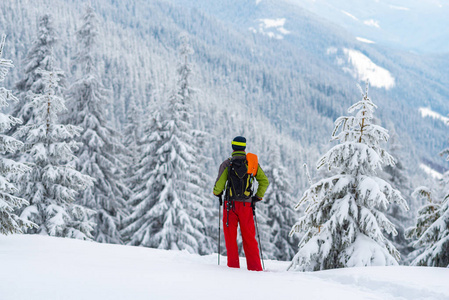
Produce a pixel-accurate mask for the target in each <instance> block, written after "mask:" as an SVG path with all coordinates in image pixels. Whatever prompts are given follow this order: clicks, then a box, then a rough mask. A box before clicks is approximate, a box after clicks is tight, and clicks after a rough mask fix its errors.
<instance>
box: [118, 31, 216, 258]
mask: <svg viewBox="0 0 449 300" xmlns="http://www.w3.org/2000/svg"><path fill="white" fill-rule="evenodd" d="M191 53H192V49H191V48H190V46H189V45H188V39H187V37H186V36H184V37H183V43H182V46H181V57H182V61H183V62H182V63H181V64H180V66H179V68H178V76H179V78H178V82H177V85H176V89H175V90H174V91H173V92H172V93H171V95H170V96H169V98H168V103H166V104H164V105H161V104H160V105H158V106H155V108H154V111H153V113H152V114H151V115H150V118H149V120H148V122H147V124H146V126H145V131H144V133H143V138H142V142H141V144H142V146H141V148H142V150H141V159H140V163H139V165H138V170H137V172H136V175H135V178H136V180H140V182H139V183H138V184H137V185H136V188H135V189H134V194H133V197H132V198H131V199H130V201H129V204H130V206H131V210H132V213H131V214H130V216H129V217H128V218H127V219H126V220H125V223H126V225H127V226H126V227H125V228H124V230H123V235H124V236H126V237H127V240H128V243H129V244H130V245H139V246H145V247H153V248H159V249H176V250H177V249H185V250H187V251H189V252H192V253H200V254H207V253H211V252H212V251H214V250H215V246H214V241H213V239H212V238H211V237H210V236H208V235H207V226H208V222H209V221H210V220H211V219H212V216H213V214H212V210H211V209H210V203H208V202H207V199H208V198H207V196H206V191H208V189H207V186H206V184H207V176H206V175H205V174H204V173H203V171H202V170H201V166H202V165H204V157H202V156H201V155H200V153H201V151H200V150H201V149H199V148H198V144H199V143H200V142H199V141H198V137H197V135H194V130H193V128H192V125H191V118H192V117H193V116H192V111H191V107H192V103H191V102H192V101H193V99H192V88H191V87H190V85H189V76H190V74H191V66H190V63H189V62H188V55H189V54H191ZM209 202H210V201H209Z"/></svg>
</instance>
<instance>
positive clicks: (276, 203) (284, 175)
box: [264, 143, 299, 261]
mask: <svg viewBox="0 0 449 300" xmlns="http://www.w3.org/2000/svg"><path fill="white" fill-rule="evenodd" d="M282 161H283V160H282V158H281V149H280V146H279V145H278V143H275V146H274V147H272V149H271V153H270V158H269V163H268V165H267V167H266V168H265V169H264V171H265V174H266V175H267V177H268V178H269V180H270V186H269V187H268V189H267V192H266V193H265V198H264V202H266V203H267V204H266V206H267V207H266V209H267V215H268V217H269V219H268V221H267V225H268V228H269V232H270V233H271V234H270V241H269V245H273V246H274V253H273V256H274V258H275V259H278V260H284V261H285V260H291V259H292V258H293V256H294V255H295V253H296V251H297V246H298V242H299V241H298V240H297V239H296V236H289V232H290V230H291V228H292V226H293V225H294V224H295V222H296V219H297V213H296V212H295V211H294V209H293V207H294V205H295V203H294V200H293V195H292V186H291V184H290V182H291V176H290V174H289V171H288V170H287V168H286V167H285V166H283V164H282Z"/></svg>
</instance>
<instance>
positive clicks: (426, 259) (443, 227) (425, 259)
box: [406, 148, 449, 268]
mask: <svg viewBox="0 0 449 300" xmlns="http://www.w3.org/2000/svg"><path fill="white" fill-rule="evenodd" d="M441 154H442V155H448V156H447V160H449V148H448V149H446V150H444V151H443V152H442V153H441ZM440 184H441V187H442V189H441V191H440V192H439V193H432V191H431V190H429V189H428V188H427V187H420V188H418V189H416V190H415V192H414V195H415V196H417V197H422V198H426V199H427V203H426V204H425V205H424V206H422V207H421V208H420V209H419V211H418V218H417V220H416V224H415V225H414V226H412V227H411V228H408V229H407V231H406V236H407V238H410V239H416V240H415V241H414V242H413V246H414V247H415V248H417V249H418V250H417V253H412V254H419V255H417V256H416V258H415V259H414V260H413V261H412V262H411V265H415V266H431V267H443V268H446V267H449V172H446V173H444V174H443V178H442V179H441V182H440ZM435 194H439V195H442V196H441V197H438V195H435Z"/></svg>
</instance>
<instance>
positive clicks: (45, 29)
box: [11, 14, 65, 133]
mask: <svg viewBox="0 0 449 300" xmlns="http://www.w3.org/2000/svg"><path fill="white" fill-rule="evenodd" d="M57 41H58V39H57V37H56V30H55V28H54V25H53V18H52V16H51V15H50V14H44V15H42V16H41V17H39V21H38V30H37V37H36V40H35V41H34V43H33V45H32V47H31V49H30V50H29V51H28V53H27V56H26V58H25V60H24V65H25V68H24V76H23V78H22V79H20V80H19V81H18V82H17V83H16V90H17V92H18V93H19V95H18V98H19V102H18V103H17V104H16V105H15V106H14V109H13V111H12V115H13V116H15V117H17V118H20V119H22V121H23V125H28V123H30V124H35V120H34V119H35V113H34V112H33V105H32V104H31V101H32V98H33V96H34V95H36V94H41V93H42V92H43V90H44V83H43V82H42V78H41V74H40V72H39V71H38V70H47V71H49V70H50V64H51V60H52V53H53V47H54V46H55V45H56V44H57ZM58 73H59V74H58V76H60V78H59V81H58V86H57V87H54V89H55V91H56V92H57V93H60V92H61V91H62V89H63V88H64V86H65V75H64V73H63V72H58ZM15 131H16V128H15V127H14V128H13V130H12V131H11V133H14V132H15Z"/></svg>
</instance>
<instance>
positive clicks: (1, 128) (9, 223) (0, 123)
mask: <svg viewBox="0 0 449 300" xmlns="http://www.w3.org/2000/svg"><path fill="white" fill-rule="evenodd" d="M4 45H5V36H3V37H2V41H1V44H0V82H2V81H4V80H5V76H6V74H7V73H8V69H9V68H12V67H14V65H13V64H12V61H11V60H8V59H4V58H2V53H3V47H4ZM8 101H14V102H18V99H17V98H16V97H15V96H14V95H13V94H12V92H11V91H9V90H7V89H5V88H4V87H0V108H1V110H3V108H4V107H6V106H8ZM20 123H22V121H21V120H20V119H17V118H14V117H12V116H10V115H7V114H4V113H2V112H1V111H0V233H1V234H10V233H22V230H23V229H25V228H30V227H33V225H34V224H32V223H31V222H29V221H27V220H25V219H22V218H20V217H19V216H17V215H16V214H15V211H16V210H17V209H19V208H20V207H21V206H23V205H25V206H26V205H28V204H29V203H28V202H27V201H26V200H25V199H22V198H19V197H16V196H14V194H15V193H17V191H18V189H17V188H16V187H15V186H14V185H13V184H12V183H11V182H10V181H9V180H8V176H9V175H11V174H12V175H13V176H18V175H20V174H23V173H24V172H27V171H29V170H30V169H29V168H28V167H27V166H25V165H24V164H22V163H18V162H16V161H13V160H11V159H7V158H5V157H3V155H4V154H6V153H15V152H16V151H17V150H19V149H20V148H22V146H23V143H21V142H19V141H18V140H16V139H15V138H13V137H10V136H8V135H4V134H1V133H3V132H6V131H8V130H10V129H11V127H12V126H14V125H16V124H20Z"/></svg>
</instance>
